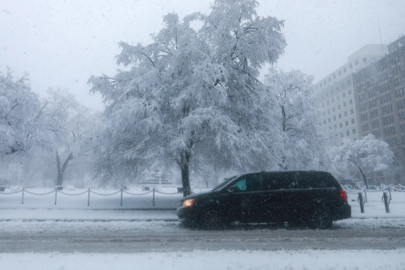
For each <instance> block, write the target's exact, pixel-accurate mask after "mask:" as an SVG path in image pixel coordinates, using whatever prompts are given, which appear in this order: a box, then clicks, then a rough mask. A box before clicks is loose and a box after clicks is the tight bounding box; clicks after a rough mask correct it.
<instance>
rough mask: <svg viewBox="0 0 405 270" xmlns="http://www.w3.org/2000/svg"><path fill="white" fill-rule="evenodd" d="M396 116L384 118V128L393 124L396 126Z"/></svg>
mask: <svg viewBox="0 0 405 270" xmlns="http://www.w3.org/2000/svg"><path fill="white" fill-rule="evenodd" d="M394 121H395V120H394V116H393V115H390V116H387V117H383V119H382V122H383V125H384V126H387V125H391V124H394Z"/></svg>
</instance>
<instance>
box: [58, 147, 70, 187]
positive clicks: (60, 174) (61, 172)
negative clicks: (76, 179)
mask: <svg viewBox="0 0 405 270" xmlns="http://www.w3.org/2000/svg"><path fill="white" fill-rule="evenodd" d="M72 159H73V153H70V154H69V156H68V157H67V158H66V160H65V162H63V165H62V166H61V164H60V157H59V153H58V151H56V169H57V170H58V175H57V178H56V186H62V185H63V175H64V173H65V170H66V167H67V165H68V163H69V161H71V160H72Z"/></svg>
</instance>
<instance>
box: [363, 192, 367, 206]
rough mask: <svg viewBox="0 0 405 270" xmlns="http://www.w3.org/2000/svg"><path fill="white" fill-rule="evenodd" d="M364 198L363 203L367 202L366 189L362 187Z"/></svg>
mask: <svg viewBox="0 0 405 270" xmlns="http://www.w3.org/2000/svg"><path fill="white" fill-rule="evenodd" d="M364 198H365V200H364V203H366V202H367V190H366V189H364Z"/></svg>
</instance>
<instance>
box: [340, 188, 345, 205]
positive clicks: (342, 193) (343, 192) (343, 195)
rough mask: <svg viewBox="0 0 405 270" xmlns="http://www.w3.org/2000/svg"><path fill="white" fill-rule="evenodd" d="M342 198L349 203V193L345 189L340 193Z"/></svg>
mask: <svg viewBox="0 0 405 270" xmlns="http://www.w3.org/2000/svg"><path fill="white" fill-rule="evenodd" d="M340 198H342V200H344V201H345V202H347V193H346V191H344V190H343V189H342V190H341V191H340Z"/></svg>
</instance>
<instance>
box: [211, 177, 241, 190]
mask: <svg viewBox="0 0 405 270" xmlns="http://www.w3.org/2000/svg"><path fill="white" fill-rule="evenodd" d="M236 177H238V175H234V176H232V177H229V178H224V181H223V182H222V183H221V184H219V185H218V186H216V187H215V188H213V189H212V191H218V190H221V189H222V188H223V187H224V186H226V185H227V184H228V183H229V182H231V181H232V180H234V179H236Z"/></svg>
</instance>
